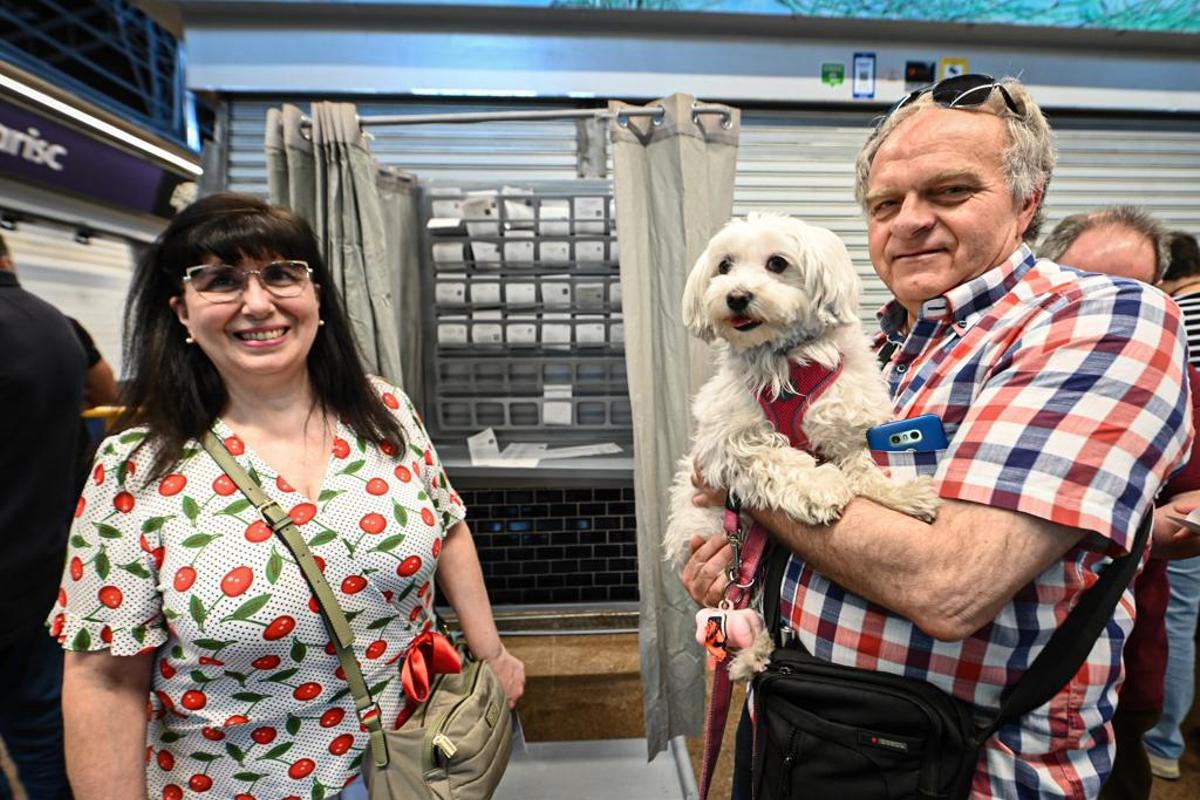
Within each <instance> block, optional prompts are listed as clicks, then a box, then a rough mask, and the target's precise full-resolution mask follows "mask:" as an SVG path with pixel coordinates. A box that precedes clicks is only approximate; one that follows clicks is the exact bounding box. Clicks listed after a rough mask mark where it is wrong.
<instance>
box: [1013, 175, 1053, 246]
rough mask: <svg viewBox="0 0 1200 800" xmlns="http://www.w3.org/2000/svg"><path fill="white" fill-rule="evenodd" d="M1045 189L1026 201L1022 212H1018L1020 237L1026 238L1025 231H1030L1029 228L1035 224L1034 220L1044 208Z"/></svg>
mask: <svg viewBox="0 0 1200 800" xmlns="http://www.w3.org/2000/svg"><path fill="white" fill-rule="evenodd" d="M1045 194H1046V190H1045V188H1042V189H1038V190H1037V191H1036V192H1034V193H1033V194H1031V195H1030V196H1029V197H1027V198H1026V199H1025V202H1024V204H1022V206H1021V210H1020V211H1018V212H1017V219H1018V220H1019V221H1020V231H1019V236H1020V238H1021V239H1024V238H1025V231H1027V230H1029V226H1030V225H1031V224H1033V218H1034V217H1035V216H1036V215H1037V212H1038V209H1039V208H1041V207H1042V197H1043V196H1045Z"/></svg>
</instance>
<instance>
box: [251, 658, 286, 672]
mask: <svg viewBox="0 0 1200 800" xmlns="http://www.w3.org/2000/svg"><path fill="white" fill-rule="evenodd" d="M281 660H282V659H280V658H279V656H276V655H267V656H262V657H261V658H256V659H254V660H253V661H251V662H250V666H252V667H254V668H255V669H275V668H276V667H278V666H279V662H280V661H281Z"/></svg>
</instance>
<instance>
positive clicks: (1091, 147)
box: [229, 99, 1200, 329]
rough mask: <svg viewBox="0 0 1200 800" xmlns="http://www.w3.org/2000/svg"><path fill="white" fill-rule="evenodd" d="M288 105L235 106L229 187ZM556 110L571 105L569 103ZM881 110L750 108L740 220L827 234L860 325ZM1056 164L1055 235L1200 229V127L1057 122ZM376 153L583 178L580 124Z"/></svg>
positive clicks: (741, 163)
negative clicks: (761, 217)
mask: <svg viewBox="0 0 1200 800" xmlns="http://www.w3.org/2000/svg"><path fill="white" fill-rule="evenodd" d="M280 102H283V101H280V100H237V99H235V100H233V101H232V102H231V105H230V108H231V115H230V129H231V136H230V151H229V188H230V189H235V190H239V191H248V192H252V193H255V194H260V195H265V194H266V172H265V165H264V157H263V127H264V124H265V120H266V111H267V108H269V107H271V106H277V105H279V104H280ZM550 107H555V106H547V105H543V104H538V105H533V104H530V105H526V106H521V105H517V104H508V105H504V106H498V105H495V104H487V105H482V104H481V105H474V104H470V105H468V104H462V103H453V104H452V103H444V104H429V103H421V104H417V103H403V102H393V103H362V104H360V105H359V113H360V114H361V115H363V116H372V115H378V114H400V113H408V114H426V113H452V112H455V111H468V110H469V111H481V110H493V111H515V110H521V109H523V108H524V109H535V108H536V109H545V108H550ZM556 107H559V108H572V107H574V106H572V105H570V104H567V103H563V104H560V105H558V106H556ZM875 113H876V112H875V111H874V110H872V111H765V110H755V109H744V110H743V114H742V137H741V144H740V148H739V152H738V172H737V186H736V189H735V192H734V213H735V214H738V215H743V214H746V213H747V212H749V211H752V210H771V211H778V212H781V213H786V214H792V215H795V216H798V217H800V218H802V219H805V220H807V221H809V222H812V223H813V224H817V225H822V226H824V227H827V228H830V229H831V230H833V231H834V232H835V233H837V234H838V235H839V236H841V237H842V239H843V240H844V241H845V242H846V245H847V247H848V248H849V250H850V255H851V257H852V258H853V259H854V263H855V265H856V266H857V268H858V272H859V274H860V275H861V276H862V280H863V287H864V292H863V298H862V316H863V320H864V322H865V323H866V324H867V326H868V329H873V327H874V314H875V311H876V310H877V309H878V308H879V306H881V305H882V304H883V303H884V302H886V301H887V299H888V298H889V296H890V295H889V293H888V291H887V289H886V287H884V286H883V284H882V283H881V282H880V281H879V279H878V278H877V277H876V275H875V272H874V270H873V268H872V267H871V261H870V257H869V255H868V252H867V235H866V224H865V222H864V220H863V216H862V213H861V211H860V210H859V208H858V205H857V204H856V203H855V202H854V159H855V156H856V155H857V153H858V150H859V148H860V147H861V146H862V143H863V142H864V141H865V139H866V136H867V133H868V131H869V126H870V124H871V120H872V118H873V116H874V115H875ZM1051 122H1052V124H1053V125H1054V129H1055V132H1056V136H1057V140H1058V147H1059V163H1058V167H1057V169H1056V170H1055V174H1054V180H1053V181H1052V182H1051V184H1050V192H1049V195H1048V197H1047V199H1046V212H1047V223H1046V228H1045V230H1046V231H1048V230H1049V229H1050V228H1051V227H1053V225H1054V224H1055V223H1056V222H1058V221H1059V220H1060V219H1062V218H1063V217H1065V216H1067V215H1069V214H1074V213H1078V212H1080V211H1086V210H1088V209H1093V208H1096V207H1098V206H1103V205H1110V204H1113V203H1135V204H1139V205H1143V206H1145V207H1146V208H1148V209H1149V210H1150V211H1151V212H1152V213H1153V214H1154V215H1155V216H1156V217H1157V218H1158V219H1159V220H1161V221H1162V222H1163V223H1164V224H1165V225H1167V226H1168V227H1170V228H1182V229H1184V230H1188V231H1191V232H1193V233H1198V232H1200V188H1198V187H1200V121H1184V122H1178V121H1174V120H1172V121H1170V122H1167V121H1163V120H1161V119H1157V120H1156V119H1138V118H1129V117H1125V116H1120V117H1118V116H1111V117H1087V118H1078V117H1072V116H1070V115H1052V116H1051ZM371 134H372V135H373V136H374V137H375V138H374V141H373V142H372V145H371V147H372V150H373V151H374V153H375V154H376V156H377V157H378V158H379V159H380V160H381V161H383V162H384V163H386V164H390V165H395V166H398V167H401V168H404V169H408V170H411V171H412V172H415V173H416V174H417V175H419V176H420V177H422V178H428V179H436V180H439V181H448V182H450V183H451V184H453V183H455V182H479V181H483V182H495V183H506V182H507V183H519V182H520V181H522V180H527V181H539V180H556V179H560V180H561V179H571V178H574V177H575V170H576V152H575V151H576V140H575V124H574V123H573V122H571V121H546V122H543V121H538V122H534V121H529V122H497V123H478V124H472V125H414V126H393V127H373V128H371Z"/></svg>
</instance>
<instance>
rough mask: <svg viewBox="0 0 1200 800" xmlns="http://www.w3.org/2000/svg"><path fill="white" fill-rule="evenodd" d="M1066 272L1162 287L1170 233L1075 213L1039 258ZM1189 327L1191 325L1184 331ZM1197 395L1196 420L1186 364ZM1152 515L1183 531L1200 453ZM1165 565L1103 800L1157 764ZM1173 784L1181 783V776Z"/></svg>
mask: <svg viewBox="0 0 1200 800" xmlns="http://www.w3.org/2000/svg"><path fill="white" fill-rule="evenodd" d="M1038 255H1039V256H1041V257H1042V258H1048V259H1050V260H1052V261H1056V262H1058V263H1059V264H1062V265H1064V266H1070V267H1075V268H1077V269H1081V270H1086V271H1088V272H1102V273H1104V274H1106V275H1115V276H1118V277H1122V278H1129V279H1131V280H1135V281H1141V282H1143V283H1147V284H1152V285H1153V284H1156V283H1158V282H1159V281H1160V280H1162V278H1163V276H1164V274H1165V273H1166V271H1167V266H1168V264H1169V253H1168V249H1167V232H1166V230H1165V229H1164V228H1163V227H1162V225H1160V224H1159V223H1158V222H1157V221H1156V220H1155V219H1154V217H1152V216H1150V214H1149V212H1147V211H1146V210H1145V209H1142V208H1139V207H1137V206H1131V205H1117V206H1109V207H1107V208H1101V209H1099V210H1097V211H1092V212H1088V213H1085V214H1075V215H1073V216H1070V217H1067V218H1065V219H1064V220H1062V222H1060V223H1058V225H1056V226H1055V227H1054V230H1052V231H1051V232H1050V233H1049V234H1048V235H1047V236H1046V239H1045V241H1043V242H1042V246H1041V248H1040V250H1039V251H1038ZM1185 327H1186V325H1185ZM1187 370H1188V383H1189V386H1190V388H1191V392H1192V421H1193V424H1200V422H1198V421H1197V419H1196V415H1197V412H1198V410H1200V409H1198V407H1197V405H1196V403H1197V402H1200V373H1197V372H1196V371H1195V369H1193V368H1192V367H1191V366H1190V365H1187ZM1160 497H1161V498H1162V499H1163V500H1165V502H1160V503H1159V509H1158V512H1157V513H1156V515H1155V518H1156V523H1157V524H1158V525H1160V526H1161V527H1163V529H1164V530H1167V531H1171V530H1175V529H1177V528H1178V526H1177V525H1176V524H1175V523H1173V522H1172V521H1171V519H1170V516H1171V515H1172V514H1176V515H1178V514H1180V513H1181V512H1180V511H1178V510H1176V509H1175V508H1174V506H1175V505H1177V504H1178V505H1180V506H1181V507H1182V508H1183V512H1182V513H1186V511H1187V510H1188V509H1190V508H1191V507H1192V506H1195V505H1197V504H1198V501H1200V448H1197V447H1193V448H1192V453H1191V457H1190V458H1189V460H1188V464H1187V467H1186V468H1184V469H1183V470H1181V471H1179V472H1177V473H1176V474H1175V475H1174V476H1172V478H1171V480H1170V483H1168V484H1167V486H1166V488H1164V489H1163V491H1162V493H1161V495H1160ZM1167 569H1168V568H1167V562H1166V561H1165V560H1163V559H1160V558H1151V559H1150V560H1149V561H1147V562H1146V564H1145V566H1144V567H1143V569H1142V572H1141V573H1140V574H1139V575H1138V576H1137V579H1136V581H1135V582H1134V590H1133V595H1134V600H1135V605H1136V608H1137V620H1136V621H1135V622H1134V625H1133V630H1132V632H1130V634H1129V639H1128V640H1127V641H1126V643H1125V652H1124V666H1125V681H1124V683H1122V684H1121V691H1120V696H1119V698H1118V701H1119V702H1118V704H1117V711H1116V714H1115V715H1114V716H1113V734H1114V736H1115V739H1116V745H1117V755H1116V758H1115V760H1114V761H1113V770H1112V775H1111V777H1110V778H1109V780H1108V782H1107V783H1105V784H1104V789H1103V790H1102V791H1101V793H1100V797H1101V798H1102V800H1148V798H1149V797H1150V787H1151V785H1152V784H1153V778H1152V775H1151V773H1152V771H1153V766H1154V765H1153V764H1152V762H1151V759H1150V758H1149V757H1148V753H1147V751H1146V750H1145V749H1144V748H1143V746H1142V736H1143V735H1144V734H1145V733H1146V732H1147V731H1149V730H1150V729H1151V728H1152V727H1154V725H1155V723H1156V722H1158V719H1159V716H1160V715H1161V713H1162V709H1163V701H1164V683H1163V679H1164V677H1165V675H1166V670H1167V626H1166V616H1167V604H1168V599H1169V596H1170V586H1169V584H1168V580H1167ZM1175 777H1178V772H1176V774H1175Z"/></svg>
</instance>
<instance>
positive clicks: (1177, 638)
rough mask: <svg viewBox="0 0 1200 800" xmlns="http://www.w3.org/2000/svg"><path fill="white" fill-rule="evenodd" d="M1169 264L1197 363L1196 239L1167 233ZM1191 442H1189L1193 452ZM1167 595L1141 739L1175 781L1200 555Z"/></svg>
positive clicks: (1188, 701) (1153, 763) (1191, 686)
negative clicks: (1158, 691) (1163, 670)
mask: <svg viewBox="0 0 1200 800" xmlns="http://www.w3.org/2000/svg"><path fill="white" fill-rule="evenodd" d="M1169 246H1170V251H1171V263H1170V265H1169V266H1168V267H1167V273H1166V275H1164V276H1163V279H1162V282H1161V283H1160V284H1159V286H1160V287H1161V288H1162V290H1163V291H1164V292H1166V293H1167V294H1169V295H1171V297H1172V299H1174V300H1175V302H1176V303H1178V304H1179V309H1180V310H1181V311H1183V327H1184V328H1185V329H1186V330H1187V338H1188V351H1189V352H1188V357H1189V359H1190V360H1191V362H1192V365H1193V366H1195V365H1197V364H1200V246H1198V245H1197V244H1196V237H1194V236H1191V235H1189V234H1186V233H1183V232H1182V231H1176V232H1175V233H1172V234H1171V235H1170V237H1169ZM1194 393H1195V390H1194V389H1193V394H1194ZM1196 449H1197V448H1196V445H1194V444H1193V445H1192V450H1193V453H1194V452H1195V450H1196ZM1167 582H1168V584H1169V585H1170V588H1171V598H1170V601H1169V602H1168V603H1167V655H1168V658H1167V674H1166V678H1165V679H1164V681H1163V705H1162V716H1161V717H1159V720H1158V724H1157V725H1155V726H1154V728H1153V729H1151V730H1150V731H1149V732H1148V733H1147V734H1146V736H1145V737H1144V742H1145V745H1146V753H1147V755H1148V756H1149V757H1150V771H1151V772H1153V773H1154V774H1155V775H1156V776H1157V777H1159V778H1163V779H1165V780H1178V779H1179V759H1180V758H1182V757H1183V750H1184V740H1183V733H1182V731H1181V730H1180V726H1181V725H1182V724H1183V720H1184V718H1185V717H1187V715H1188V711H1189V710H1190V709H1191V707H1192V700H1193V699H1194V697H1195V689H1196V686H1195V680H1196V674H1195V669H1196V619H1197V617H1198V616H1200V557H1197V558H1184V559H1177V560H1174V561H1171V562H1169V563H1168V564H1167Z"/></svg>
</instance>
